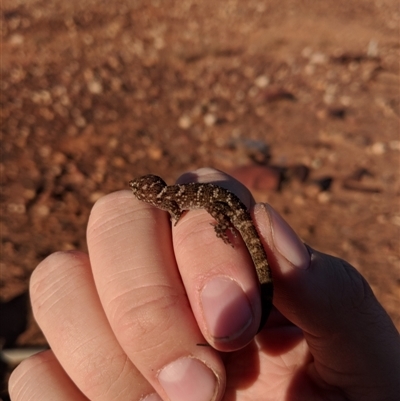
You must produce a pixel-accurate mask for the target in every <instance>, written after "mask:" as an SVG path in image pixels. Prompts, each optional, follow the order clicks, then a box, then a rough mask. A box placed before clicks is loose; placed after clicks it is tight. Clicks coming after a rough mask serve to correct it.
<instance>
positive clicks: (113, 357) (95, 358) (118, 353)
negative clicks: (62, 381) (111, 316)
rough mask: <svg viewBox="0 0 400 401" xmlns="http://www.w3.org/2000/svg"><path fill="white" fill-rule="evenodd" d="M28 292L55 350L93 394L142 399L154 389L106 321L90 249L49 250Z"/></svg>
mask: <svg viewBox="0 0 400 401" xmlns="http://www.w3.org/2000/svg"><path fill="white" fill-rule="evenodd" d="M30 292H31V301H32V309H33V312H34V315H35V318H36V320H37V322H38V324H39V326H40V327H41V329H42V331H43V333H44V334H45V336H46V339H47V340H48V342H49V344H50V346H51V348H52V350H53V352H54V354H55V355H56V357H57V359H58V360H59V361H60V363H61V365H62V366H63V368H64V370H65V371H66V372H67V374H68V375H69V377H70V378H71V379H72V381H73V382H74V383H75V384H76V385H77V387H78V388H79V389H80V390H81V392H82V393H83V394H85V395H86V396H87V397H88V398H89V399H91V400H110V399H113V400H125V399H127V398H129V397H133V398H135V397H136V399H139V398H140V397H141V396H142V395H143V394H151V393H153V392H154V389H153V388H152V387H151V386H150V384H149V383H148V382H147V381H146V380H145V379H144V378H143V377H142V375H141V374H140V373H139V371H138V370H137V369H136V368H135V367H134V366H133V364H132V363H131V362H130V361H129V359H128V358H127V356H126V354H125V352H124V351H123V350H122V348H121V346H120V345H119V344H118V342H117V340H116V338H115V336H114V334H113V332H112V330H111V328H110V326H109V324H108V321H107V319H106V317H105V315H104V312H103V310H102V307H101V304H100V302H99V299H98V295H97V292H96V288H95V286H94V282H93V277H92V273H91V270H90V264H89V259H88V256H87V255H85V254H83V253H80V252H57V253H55V254H52V255H50V256H49V257H47V258H46V259H45V260H44V261H43V262H41V263H40V264H39V266H38V267H37V268H36V270H35V271H34V272H33V274H32V277H31V285H30Z"/></svg>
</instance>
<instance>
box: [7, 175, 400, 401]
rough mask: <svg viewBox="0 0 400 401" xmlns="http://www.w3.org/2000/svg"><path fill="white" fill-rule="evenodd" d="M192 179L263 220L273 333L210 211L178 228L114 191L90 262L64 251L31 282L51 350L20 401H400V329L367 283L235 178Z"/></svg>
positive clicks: (247, 272)
mask: <svg viewBox="0 0 400 401" xmlns="http://www.w3.org/2000/svg"><path fill="white" fill-rule="evenodd" d="M193 180H198V181H201V182H218V184H219V185H222V184H221V181H223V186H226V187H227V188H228V189H229V190H231V191H232V192H234V193H235V194H236V195H237V196H239V198H240V199H241V200H242V201H243V202H244V203H245V204H246V205H247V206H248V207H249V208H250V209H251V211H252V215H253V219H254V221H255V224H256V227H257V229H258V232H259V234H260V237H261V240H262V242H263V245H264V247H265V250H266V252H267V255H268V259H269V262H270V266H271V270H272V273H273V279H274V307H275V309H274V310H273V312H272V313H271V315H270V317H269V319H268V322H267V325H266V326H265V328H264V329H263V330H262V331H261V332H260V333H259V334H257V335H256V333H257V330H258V323H259V319H260V314H261V310H260V302H259V296H258V283H257V277H256V275H255V273H254V267H253V266H252V262H251V259H250V257H249V255H248V253H247V250H246V247H245V246H244V244H243V243H242V242H241V241H240V238H239V239H236V240H234V241H233V242H234V245H235V246H234V247H233V248H232V247H230V246H227V245H226V244H224V243H223V241H221V240H220V239H218V238H216V236H215V233H214V230H213V229H212V227H210V223H212V222H213V221H212V217H211V216H210V215H209V214H208V213H206V212H205V211H204V210H196V211H190V212H188V213H187V214H185V215H184V216H183V217H182V218H181V220H180V221H179V223H178V224H177V225H176V226H171V224H170V221H169V216H168V214H167V213H166V212H164V211H161V210H158V209H156V208H154V207H152V206H150V205H148V204H146V203H143V202H140V201H138V200H137V199H135V198H134V197H133V195H132V193H131V192H130V191H119V192H115V193H112V194H109V195H107V196H105V197H104V198H102V199H100V200H99V201H98V202H97V203H96V204H95V206H94V207H93V210H92V213H91V216H90V219H89V223H88V229H87V242H88V249H89V255H86V254H84V253H81V252H58V253H55V254H52V255H50V256H49V257H47V258H46V259H45V260H44V261H43V262H41V263H40V264H39V266H38V267H37V269H36V270H35V272H34V273H33V275H32V278H31V301H32V308H33V311H34V315H35V318H36V320H37V322H38V324H39V325H40V327H41V329H42V330H43V333H44V334H45V336H46V338H47V340H48V342H49V344H50V346H51V350H49V351H46V352H44V353H41V354H38V355H35V356H33V357H31V358H29V359H27V360H25V361H24V362H23V363H22V364H21V365H20V366H19V367H18V368H17V369H16V370H15V371H14V372H13V374H12V376H11V378H10V385H9V389H10V394H11V399H12V400H13V401H27V400H41V401H47V400H58V401H63V400H76V401H81V400H88V399H90V400H94V401H100V400H117V401H119V400H135V401H136V400H137V401H139V400H143V399H145V400H146V401H159V400H164V401H167V400H171V401H181V400H182V401H184V400H185V401H188V400H189V401H211V400H215V401H220V400H223V401H234V400H235V401H254V400H256V401H257V400H263V401H264V400H266V401H269V400H271V401H272V400H274V401H275V400H285V401H286V400H289V401H293V400H296V401H297V400H298V401H302V400H304V401H313V400H332V401H336V400H338V401H342V400H349V401H358V400H360V401H361V400H362V401H375V400H385V401H391V400H393V401H395V400H397V399H398V394H400V385H399V380H398V378H399V377H400V340H399V334H398V332H397V330H396V328H395V326H394V325H393V323H392V321H391V319H390V317H389V316H388V315H387V313H386V312H385V310H384V309H383V308H382V306H381V305H380V304H379V302H378V301H377V300H376V298H375V297H374V295H373V293H372V291H371V289H370V287H369V285H368V283H367V282H366V281H365V279H364V278H363V277H362V276H361V275H360V274H359V273H358V272H357V271H356V270H355V269H354V268H353V267H351V266H350V265H349V264H347V263H346V262H344V261H342V260H340V259H337V258H334V257H332V256H329V255H325V254H322V253H319V252H316V251H314V250H311V249H310V248H307V247H306V246H305V245H304V244H303V243H302V242H301V241H300V239H299V238H298V237H297V235H296V234H295V233H294V232H293V230H292V229H291V228H290V227H289V226H288V225H287V223H286V222H285V221H284V220H283V219H282V218H281V217H280V216H279V215H278V214H277V213H276V212H275V211H274V210H273V209H272V208H271V207H269V206H266V205H256V206H255V207H254V201H253V200H252V197H251V195H250V194H249V192H248V191H247V190H246V189H245V188H244V187H243V186H241V184H239V183H238V182H237V181H235V180H233V179H232V178H231V177H229V176H227V175H225V174H224V173H221V172H219V171H216V170H212V169H201V170H198V171H197V172H194V173H191V174H190V175H185V176H183V177H181V179H180V180H179V182H180V183H184V182H189V181H193ZM343 213H344V216H343V218H344V219H345V213H346V211H344V212H343ZM207 344H209V345H207ZM146 397H147V398H146Z"/></svg>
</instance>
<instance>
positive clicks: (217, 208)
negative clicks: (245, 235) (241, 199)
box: [207, 202, 237, 247]
mask: <svg viewBox="0 0 400 401" xmlns="http://www.w3.org/2000/svg"><path fill="white" fill-rule="evenodd" d="M207 211H208V213H210V215H211V216H212V217H214V219H215V220H216V224H212V225H213V226H214V231H215V234H216V235H217V237H218V238H221V239H222V240H223V241H224V242H225V244H229V245H231V246H232V247H233V244H232V243H231V241H230V240H229V237H228V235H227V233H226V230H229V231H230V232H231V233H232V235H233V236H234V237H236V236H237V233H236V231H235V229H234V227H233V226H232V223H231V220H230V217H229V214H230V213H229V211H230V208H229V205H228V204H227V203H225V202H213V203H212V205H211V206H209V207H207Z"/></svg>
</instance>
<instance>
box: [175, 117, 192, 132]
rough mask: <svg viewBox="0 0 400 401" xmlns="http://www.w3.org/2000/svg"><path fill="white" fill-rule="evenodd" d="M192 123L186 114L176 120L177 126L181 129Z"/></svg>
mask: <svg viewBox="0 0 400 401" xmlns="http://www.w3.org/2000/svg"><path fill="white" fill-rule="evenodd" d="M191 125H192V119H191V118H190V117H189V116H188V115H183V116H181V117H180V118H179V120H178V126H179V128H182V129H188V128H190V127H191Z"/></svg>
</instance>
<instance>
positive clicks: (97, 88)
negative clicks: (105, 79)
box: [87, 80, 103, 95]
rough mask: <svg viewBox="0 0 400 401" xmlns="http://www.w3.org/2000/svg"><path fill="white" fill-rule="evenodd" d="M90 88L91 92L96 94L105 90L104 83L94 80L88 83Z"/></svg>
mask: <svg viewBox="0 0 400 401" xmlns="http://www.w3.org/2000/svg"><path fill="white" fill-rule="evenodd" d="M87 86H88V89H89V92H90V93H93V94H94V95H99V94H100V93H102V92H103V85H102V84H101V82H99V81H96V80H93V81H90V82H89V83H88V85H87Z"/></svg>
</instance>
